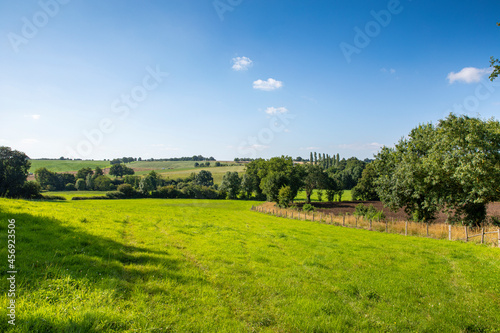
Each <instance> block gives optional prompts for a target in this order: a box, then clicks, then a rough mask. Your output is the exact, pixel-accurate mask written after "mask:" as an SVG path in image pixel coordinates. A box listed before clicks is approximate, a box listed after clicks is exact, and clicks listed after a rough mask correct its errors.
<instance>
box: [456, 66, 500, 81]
mask: <svg viewBox="0 0 500 333" xmlns="http://www.w3.org/2000/svg"><path fill="white" fill-rule="evenodd" d="M490 73H491V69H489V68H483V69H480V68H475V67H465V68H463V69H462V70H461V71H460V72H458V73H455V72H451V73H449V74H448V76H447V79H448V81H449V83H450V84H452V83H454V82H455V81H458V82H463V83H474V82H479V81H480V80H481V78H482V77H483V76H484V75H487V74H490Z"/></svg>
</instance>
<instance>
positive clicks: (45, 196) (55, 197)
mask: <svg viewBox="0 0 500 333" xmlns="http://www.w3.org/2000/svg"><path fill="white" fill-rule="evenodd" d="M42 200H47V201H52V200H63V201H65V200H66V198H65V197H61V196H59V195H42Z"/></svg>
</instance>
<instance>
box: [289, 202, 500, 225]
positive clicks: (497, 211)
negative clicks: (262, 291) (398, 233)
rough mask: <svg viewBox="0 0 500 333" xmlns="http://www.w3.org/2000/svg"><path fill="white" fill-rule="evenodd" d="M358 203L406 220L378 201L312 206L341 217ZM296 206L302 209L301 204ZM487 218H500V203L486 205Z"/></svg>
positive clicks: (439, 220)
mask: <svg viewBox="0 0 500 333" xmlns="http://www.w3.org/2000/svg"><path fill="white" fill-rule="evenodd" d="M360 203H362V204H364V205H366V206H369V205H373V206H374V207H375V208H376V209H377V210H383V211H384V214H385V216H386V217H387V218H388V219H394V220H406V219H407V218H408V216H407V215H406V213H405V212H404V210H403V209H400V210H398V211H397V212H393V211H391V210H390V209H389V208H386V207H384V204H383V203H382V202H380V201H342V202H313V203H312V205H313V206H314V207H316V208H317V209H318V211H320V212H322V213H325V214H334V215H343V214H345V213H348V214H353V213H354V211H355V209H356V206H357V205H359V204H360ZM297 205H298V206H299V207H302V205H303V203H299V204H297ZM488 216H500V202H492V203H490V204H489V205H488ZM435 222H436V223H444V222H446V214H445V213H444V212H440V213H439V214H438V216H437V219H436V220H435Z"/></svg>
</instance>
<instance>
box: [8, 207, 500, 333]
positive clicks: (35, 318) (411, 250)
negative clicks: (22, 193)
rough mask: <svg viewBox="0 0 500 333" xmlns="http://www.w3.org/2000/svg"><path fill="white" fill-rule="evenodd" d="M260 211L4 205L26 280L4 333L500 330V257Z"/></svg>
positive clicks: (482, 249)
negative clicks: (13, 318)
mask: <svg viewBox="0 0 500 333" xmlns="http://www.w3.org/2000/svg"><path fill="white" fill-rule="evenodd" d="M257 204H259V203H258V202H250V201H229V200H220V201H215V200H156V199H142V200H112V201H108V200H106V201H93V200H91V201H76V202H75V201H67V202H30V201H22V200H7V199H0V219H1V221H2V223H1V225H0V235H1V236H0V237H1V239H2V240H6V239H7V232H6V231H7V227H6V226H7V220H8V219H15V220H16V266H17V270H18V273H17V280H16V282H17V289H18V294H17V296H16V305H17V318H16V326H15V328H14V327H11V326H9V325H8V324H7V319H6V318H7V317H6V310H5V309H6V306H7V302H8V298H7V294H6V292H3V293H2V294H1V295H0V318H3V319H2V320H0V331H3V332H8V331H12V332H341V331H373V332H375V331H377V332H378V331H387V332H402V331H420V332H499V331H500V328H499V326H498V322H500V298H499V295H500V283H499V282H500V278H499V276H500V249H494V248H490V247H486V246H480V245H473V244H465V243H460V242H448V241H440V240H433V239H426V238H417V237H415V238H414V237H404V236H400V235H393V234H383V233H377V232H370V231H365V230H356V229H349V228H341V227H335V226H331V225H325V224H318V223H313V222H310V221H297V220H289V219H284V218H278V217H274V216H269V215H265V214H261V213H258V212H254V211H251V210H250V208H251V206H252V205H257ZM1 243H2V244H4V246H3V247H1V248H0V258H4V267H6V266H7V248H6V245H5V242H3V241H2V242H1ZM6 270H7V269H5V268H4V269H3V270H2V271H1V273H0V275H1V282H0V284H1V288H2V291H5V290H7V289H8V288H7V287H8V286H7V280H6Z"/></svg>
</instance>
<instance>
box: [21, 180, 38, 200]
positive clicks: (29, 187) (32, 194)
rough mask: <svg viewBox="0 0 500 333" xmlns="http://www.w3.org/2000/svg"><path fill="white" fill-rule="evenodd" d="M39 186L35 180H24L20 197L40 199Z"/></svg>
mask: <svg viewBox="0 0 500 333" xmlns="http://www.w3.org/2000/svg"><path fill="white" fill-rule="evenodd" d="M40 190H41V186H40V184H38V183H37V182H32V181H29V182H25V183H24V184H23V187H22V188H21V197H22V198H24V199H41V198H42V195H41V194H40Z"/></svg>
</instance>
